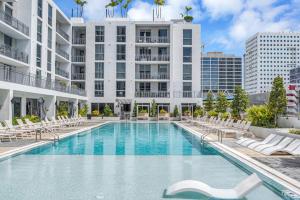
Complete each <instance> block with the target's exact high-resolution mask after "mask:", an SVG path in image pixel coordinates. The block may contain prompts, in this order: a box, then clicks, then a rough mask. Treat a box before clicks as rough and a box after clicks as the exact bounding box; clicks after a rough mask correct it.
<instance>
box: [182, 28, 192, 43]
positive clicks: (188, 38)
mask: <svg viewBox="0 0 300 200" xmlns="http://www.w3.org/2000/svg"><path fill="white" fill-rule="evenodd" d="M192 38H193V34H192V30H190V29H185V30H183V45H192V42H193V39H192Z"/></svg>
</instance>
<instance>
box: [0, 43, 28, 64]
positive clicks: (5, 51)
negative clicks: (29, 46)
mask: <svg viewBox="0 0 300 200" xmlns="http://www.w3.org/2000/svg"><path fill="white" fill-rule="evenodd" d="M0 54H1V55H4V56H7V57H10V58H12V59H15V60H18V61H21V62H23V63H27V64H28V55H27V54H25V53H23V52H21V51H19V50H18V49H14V48H11V47H10V46H8V45H5V44H0Z"/></svg>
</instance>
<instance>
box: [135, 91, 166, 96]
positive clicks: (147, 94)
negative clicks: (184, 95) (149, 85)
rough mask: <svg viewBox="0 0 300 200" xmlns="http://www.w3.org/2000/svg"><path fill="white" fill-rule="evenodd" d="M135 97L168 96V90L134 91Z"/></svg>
mask: <svg viewBox="0 0 300 200" xmlns="http://www.w3.org/2000/svg"><path fill="white" fill-rule="evenodd" d="M135 97H137V98H170V92H159V91H158V92H144V91H138V92H135Z"/></svg>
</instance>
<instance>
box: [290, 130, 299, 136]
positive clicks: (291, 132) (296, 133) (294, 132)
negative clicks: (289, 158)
mask: <svg viewBox="0 0 300 200" xmlns="http://www.w3.org/2000/svg"><path fill="white" fill-rule="evenodd" d="M289 133H290V134H295V135H300V130H299V129H291V130H289Z"/></svg>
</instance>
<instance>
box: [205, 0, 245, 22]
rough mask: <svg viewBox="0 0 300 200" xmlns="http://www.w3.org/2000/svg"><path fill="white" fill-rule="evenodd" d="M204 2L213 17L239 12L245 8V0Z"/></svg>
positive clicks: (210, 0) (209, 0) (208, 0)
mask: <svg viewBox="0 0 300 200" xmlns="http://www.w3.org/2000/svg"><path fill="white" fill-rule="evenodd" d="M202 3H203V6H204V8H205V9H206V10H207V12H208V14H209V15H210V16H211V17H212V18H213V19H218V18H220V17H223V16H226V15H233V14H237V13H239V12H240V11H241V10H242V8H243V0H203V1H202Z"/></svg>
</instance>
